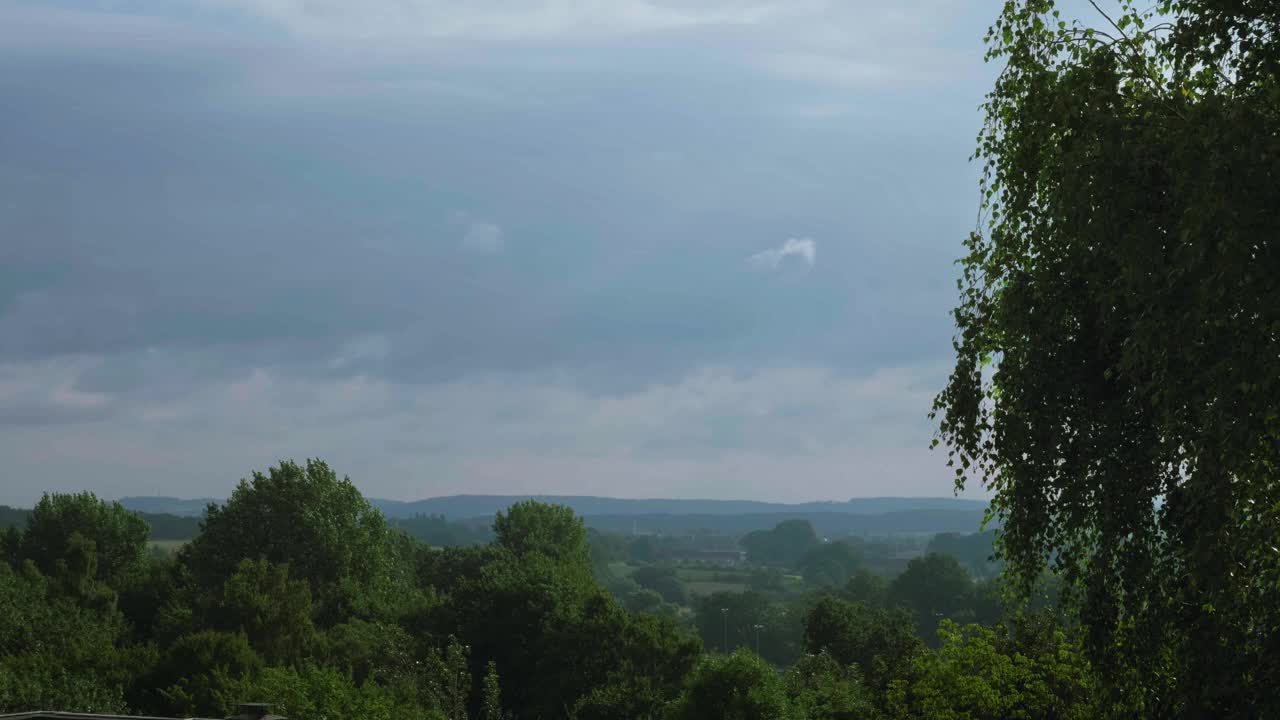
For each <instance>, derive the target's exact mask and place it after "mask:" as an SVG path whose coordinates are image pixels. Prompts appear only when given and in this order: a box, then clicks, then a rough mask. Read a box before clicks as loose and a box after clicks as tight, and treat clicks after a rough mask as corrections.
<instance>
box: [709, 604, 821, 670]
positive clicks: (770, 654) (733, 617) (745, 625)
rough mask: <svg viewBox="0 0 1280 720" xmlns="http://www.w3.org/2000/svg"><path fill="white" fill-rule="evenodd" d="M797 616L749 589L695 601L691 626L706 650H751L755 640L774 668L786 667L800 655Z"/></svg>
mask: <svg viewBox="0 0 1280 720" xmlns="http://www.w3.org/2000/svg"><path fill="white" fill-rule="evenodd" d="M798 615H799V613H795V612H791V611H790V610H788V609H787V608H785V607H783V606H781V605H779V604H777V603H774V602H772V601H770V600H769V598H768V597H767V596H765V595H762V594H760V593H758V592H755V591H752V590H748V591H746V592H740V593H739V592H723V591H721V592H715V593H712V594H710V595H707V596H705V597H703V598H701V599H700V600H698V602H697V604H696V605H695V606H694V626H695V627H696V628H697V630H698V636H699V637H701V638H702V642H703V644H704V645H706V646H707V647H709V648H715V649H716V650H718V651H720V652H722V653H728V652H732V651H733V650H735V649H737V648H749V649H754V648H755V647H756V646H757V642H756V641H757V638H758V639H759V647H760V654H761V655H762V656H763V657H764V658H766V659H767V660H769V662H772V663H774V664H777V665H789V664H791V663H792V662H794V661H795V659H796V658H797V657H798V656H799V655H800V629H799V625H800V620H801V618H800V617H799V616H798ZM757 626H759V627H757ZM726 642H727V643H728V645H727V646H726Z"/></svg>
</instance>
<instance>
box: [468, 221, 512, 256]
mask: <svg viewBox="0 0 1280 720" xmlns="http://www.w3.org/2000/svg"><path fill="white" fill-rule="evenodd" d="M504 245H505V241H504V240H503V233H502V228H501V227H500V226H499V225H498V224H496V223H491V222H486V221H484V220H472V221H470V222H468V223H467V232H466V234H465V235H463V236H462V249H463V250H466V251H467V252H473V253H477V254H480V255H490V254H493V253H498V252H502V248H503V246H504Z"/></svg>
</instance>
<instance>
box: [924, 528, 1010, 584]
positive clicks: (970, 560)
mask: <svg viewBox="0 0 1280 720" xmlns="http://www.w3.org/2000/svg"><path fill="white" fill-rule="evenodd" d="M995 543H996V532H995V531H994V530H987V531H985V532H977V533H939V534H937V535H934V536H933V538H932V539H931V540H929V544H928V545H927V546H926V547H925V552H926V553H927V554H933V553H937V554H939V555H950V556H951V557H953V558H955V559H956V560H959V561H960V564H961V565H964V566H965V568H966V569H967V570H968V571H969V572H971V573H973V574H974V575H975V576H977V577H990V576H993V575H997V574H999V573H1000V563H999V562H998V561H997V560H996V559H995V552H996V548H995Z"/></svg>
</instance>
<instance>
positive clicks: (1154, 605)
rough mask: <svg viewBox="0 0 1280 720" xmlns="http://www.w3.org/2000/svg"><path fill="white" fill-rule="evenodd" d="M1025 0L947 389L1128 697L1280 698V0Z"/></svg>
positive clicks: (1019, 546)
mask: <svg viewBox="0 0 1280 720" xmlns="http://www.w3.org/2000/svg"><path fill="white" fill-rule="evenodd" d="M1155 11H1156V12H1158V13H1159V14H1157V15H1152V14H1148V13H1144V12H1140V11H1137V10H1135V9H1133V7H1132V6H1131V5H1130V3H1129V1H1128V0H1122V1H1121V3H1120V7H1119V9H1118V12H1114V13H1110V14H1107V15H1099V16H1098V17H1097V23H1096V24H1097V25H1099V27H1098V28H1097V29H1092V28H1087V27H1085V26H1084V25H1080V24H1075V23H1071V24H1069V23H1066V22H1062V21H1059V19H1058V13H1057V12H1056V11H1055V10H1054V8H1053V3H1052V2H1051V1H1050V0H1026V1H1016V0H1010V1H1009V2H1007V3H1006V5H1005V10H1004V12H1003V14H1002V15H1001V17H1000V18H999V20H998V21H997V22H996V24H995V26H994V27H993V28H992V30H991V33H990V35H989V42H990V52H989V57H990V58H991V59H993V60H997V61H1000V62H1005V63H1007V66H1006V67H1005V69H1004V71H1003V72H1002V73H1001V75H1000V77H999V79H998V80H997V82H996V85H995V89H994V90H993V91H992V93H991V94H990V95H989V96H988V100H987V103H986V106H985V107H986V112H987V123H986V127H985V129H984V131H983V132H982V134H981V135H980V138H979V147H978V153H977V155H978V157H980V158H981V159H983V160H984V161H985V170H986V172H985V180H984V191H985V198H986V200H985V205H984V209H985V215H984V217H985V220H986V222H985V226H984V227H982V228H980V230H979V232H977V233H975V234H974V235H973V236H972V237H971V238H970V240H969V243H968V249H969V254H968V256H967V257H966V258H965V259H964V262H963V280H962V282H961V302H960V306H959V307H958V309H957V310H956V313H955V319H956V322H957V325H958V328H959V334H958V336H957V338H956V342H955V346H956V352H957V360H956V367H955V371H954V373H953V374H952V376H951V378H950V381H949V383H948V385H947V387H946V388H945V390H944V391H943V392H942V393H941V394H940V395H939V397H938V399H937V402H936V404H935V412H937V413H940V414H941V415H942V418H943V419H942V421H941V425H940V436H941V438H940V439H941V440H942V441H943V442H945V443H947V444H948V445H949V446H950V447H951V452H952V461H953V463H954V465H955V467H956V474H957V486H958V487H963V486H964V484H965V482H966V479H968V478H977V479H978V480H980V481H982V482H983V483H984V484H985V485H986V486H987V487H988V488H989V489H990V491H991V492H992V493H993V500H992V513H993V514H994V515H996V516H998V517H999V518H1000V519H1001V521H1002V525H1003V530H1002V533H1001V538H1000V553H1001V555H1002V556H1003V559H1004V560H1005V562H1006V563H1007V568H1008V570H1009V571H1010V572H1011V575H1012V577H1013V578H1015V579H1016V580H1017V581H1018V583H1017V584H1018V585H1019V587H1020V589H1021V590H1022V591H1023V592H1024V593H1026V592H1029V591H1030V589H1031V588H1032V587H1033V584H1034V583H1035V581H1036V579H1037V578H1038V577H1039V576H1040V575H1041V573H1042V570H1043V568H1044V566H1045V565H1046V563H1051V564H1052V565H1053V566H1055V569H1056V570H1057V571H1058V572H1059V573H1060V574H1061V575H1062V576H1063V578H1064V580H1065V583H1064V587H1063V592H1064V597H1065V599H1066V600H1067V601H1068V602H1069V603H1070V604H1071V605H1072V606H1073V607H1075V608H1077V609H1078V611H1079V614H1080V617H1081V620H1082V621H1083V623H1084V625H1085V627H1086V628H1087V629H1088V631H1089V632H1088V637H1087V647H1088V650H1089V653H1090V655H1091V656H1092V658H1093V659H1094V660H1095V662H1096V664H1097V665H1098V666H1099V669H1100V670H1101V675H1102V677H1104V678H1106V680H1107V682H1108V686H1109V687H1110V689H1111V691H1112V692H1113V696H1114V697H1115V698H1117V699H1123V700H1125V701H1126V702H1130V703H1131V704H1132V706H1133V707H1132V708H1131V712H1133V713H1137V714H1140V715H1143V716H1147V717H1157V716H1158V717H1174V716H1182V717H1227V716H1235V717H1242V716H1247V717H1264V716H1274V715H1277V714H1280V695H1277V693H1276V692H1275V688H1276V687H1277V686H1280V552H1277V550H1276V547H1277V542H1276V536H1277V528H1280V132H1278V131H1277V129H1278V128H1280V5H1277V4H1276V3H1275V2H1273V1H1272V0H1236V1H1230V2H1228V1H1226V0H1166V1H1165V2H1161V3H1158V7H1157V8H1156V9H1155Z"/></svg>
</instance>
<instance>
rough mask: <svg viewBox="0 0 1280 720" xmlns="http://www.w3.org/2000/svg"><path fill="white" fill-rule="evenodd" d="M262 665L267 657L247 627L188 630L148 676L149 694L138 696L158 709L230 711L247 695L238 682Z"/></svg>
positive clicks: (145, 682)
mask: <svg viewBox="0 0 1280 720" xmlns="http://www.w3.org/2000/svg"><path fill="white" fill-rule="evenodd" d="M262 667H263V663H262V658H260V657H259V656H258V654H257V653H255V652H254V651H253V647H252V646H250V645H249V640H248V638H246V637H245V636H244V634H243V633H228V632H221V631H217V630H202V631H199V632H195V633H192V634H189V635H183V636H182V637H180V638H178V639H177V640H175V641H174V642H173V643H171V644H169V645H168V646H167V647H166V648H165V649H164V651H163V653H162V655H161V658H160V662H159V663H157V664H156V666H155V669H154V670H153V672H152V674H151V675H149V676H147V677H145V678H143V679H142V689H143V692H142V693H141V694H142V695H143V699H141V700H138V701H135V702H136V704H139V705H141V706H142V708H143V709H145V710H147V711H149V712H151V713H154V714H157V715H172V716H179V717H193V716H202V717H212V716H217V717H225V716H226V715H227V714H228V713H229V712H230V711H231V710H233V709H234V708H235V704H236V703H237V702H240V701H242V700H243V699H244V696H243V695H240V694H239V692H238V690H237V688H239V687H240V685H241V684H242V683H243V682H244V681H245V680H246V679H247V678H250V677H252V676H253V675H254V674H256V673H257V672H258V671H260V670H261V669H262Z"/></svg>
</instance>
